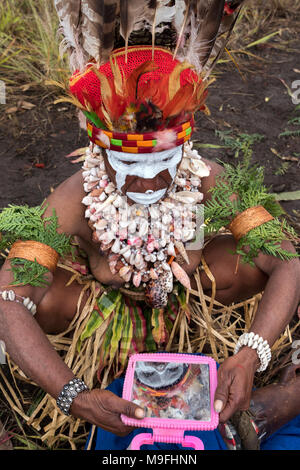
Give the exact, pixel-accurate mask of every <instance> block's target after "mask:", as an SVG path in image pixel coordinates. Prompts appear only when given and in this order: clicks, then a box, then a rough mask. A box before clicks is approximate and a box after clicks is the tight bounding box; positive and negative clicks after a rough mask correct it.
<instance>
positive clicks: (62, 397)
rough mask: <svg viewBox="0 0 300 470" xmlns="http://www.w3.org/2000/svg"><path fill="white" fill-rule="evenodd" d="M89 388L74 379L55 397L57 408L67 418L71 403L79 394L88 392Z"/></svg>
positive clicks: (79, 380) (81, 381)
mask: <svg viewBox="0 0 300 470" xmlns="http://www.w3.org/2000/svg"><path fill="white" fill-rule="evenodd" d="M88 390H89V388H88V387H87V386H86V385H85V383H84V382H83V380H81V379H77V378H76V377H74V378H73V379H72V380H70V382H68V383H67V384H66V385H64V386H63V389H62V391H61V392H60V394H59V395H58V397H57V400H56V404H57V406H58V408H59V409H60V410H61V411H62V412H63V413H64V414H65V415H67V416H69V414H70V413H69V410H70V407H71V405H72V403H73V400H74V398H76V397H77V395H78V394H79V393H81V392H86V391H88Z"/></svg>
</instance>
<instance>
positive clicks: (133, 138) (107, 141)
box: [87, 120, 194, 153]
mask: <svg viewBox="0 0 300 470" xmlns="http://www.w3.org/2000/svg"><path fill="white" fill-rule="evenodd" d="M193 128H194V120H191V121H188V122H185V123H184V124H181V125H180V126H177V127H176V128H174V129H168V130H164V131H157V132H148V133H146V134H126V133H120V132H110V131H105V130H102V129H99V128H97V127H95V126H93V125H92V124H91V123H87V132H88V136H89V138H90V140H91V142H93V143H94V144H96V145H98V146H99V147H102V148H105V149H110V150H115V151H116V152H126V153H153V152H158V151H162V150H167V149H168V148H170V146H172V147H179V146H180V145H183V144H184V143H185V142H186V141H187V140H189V139H190V138H191V135H192V132H193ZM167 132H168V133H169V134H171V133H172V134H173V136H174V138H173V139H171V142H172V144H170V139H168V138H166V139H164V137H166V133H167Z"/></svg>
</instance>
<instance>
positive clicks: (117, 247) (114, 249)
mask: <svg viewBox="0 0 300 470" xmlns="http://www.w3.org/2000/svg"><path fill="white" fill-rule="evenodd" d="M111 251H112V252H113V253H119V252H120V240H119V238H117V239H116V240H115V242H114V244H113V246H112V247H111Z"/></svg>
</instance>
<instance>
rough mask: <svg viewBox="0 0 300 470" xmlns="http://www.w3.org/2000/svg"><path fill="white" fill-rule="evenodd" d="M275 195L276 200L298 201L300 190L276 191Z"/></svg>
mask: <svg viewBox="0 0 300 470" xmlns="http://www.w3.org/2000/svg"><path fill="white" fill-rule="evenodd" d="M274 197H275V199H276V201H297V200H298V199H300V190H298V191H289V192H284V193H276V194H274Z"/></svg>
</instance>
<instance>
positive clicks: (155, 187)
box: [104, 146, 183, 205]
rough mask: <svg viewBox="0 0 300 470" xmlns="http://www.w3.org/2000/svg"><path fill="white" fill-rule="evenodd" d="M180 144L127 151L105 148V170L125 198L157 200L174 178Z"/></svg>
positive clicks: (133, 200)
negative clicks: (166, 147)
mask: <svg viewBox="0 0 300 470" xmlns="http://www.w3.org/2000/svg"><path fill="white" fill-rule="evenodd" d="M182 155H183V147H182V146H180V147H175V148H172V149H170V150H165V151H163V152H157V153H141V154H127V153H123V152H115V151H111V150H106V152H105V155H104V162H105V167H106V171H107V174H108V176H109V178H110V179H111V181H113V182H114V183H115V184H116V186H117V188H118V189H119V191H121V192H122V194H123V195H124V196H127V198H128V199H129V202H132V203H138V204H143V205H149V204H154V203H156V202H158V201H159V200H160V199H161V198H162V197H163V196H164V195H165V193H166V192H167V190H168V188H169V187H170V186H171V184H172V183H173V181H174V178H175V175H176V172H177V168H178V165H179V164H180V162H181V160H182Z"/></svg>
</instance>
